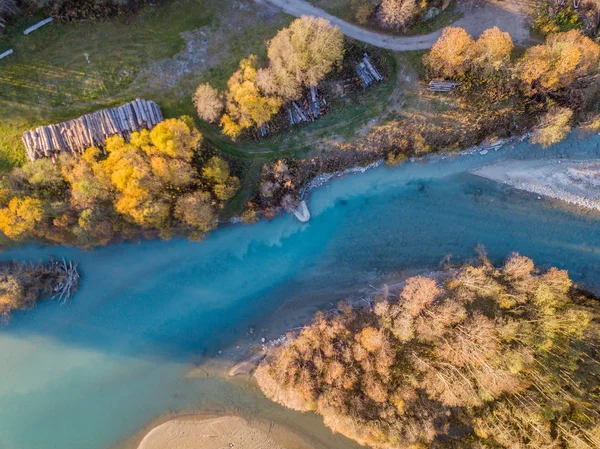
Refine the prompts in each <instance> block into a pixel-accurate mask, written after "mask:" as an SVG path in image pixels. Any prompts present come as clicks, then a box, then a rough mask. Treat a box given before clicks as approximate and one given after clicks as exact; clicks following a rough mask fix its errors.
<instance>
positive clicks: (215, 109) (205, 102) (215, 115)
mask: <svg viewBox="0 0 600 449" xmlns="http://www.w3.org/2000/svg"><path fill="white" fill-rule="evenodd" d="M193 100H194V106H196V112H198V116H199V117H200V118H201V119H202V120H205V121H207V122H209V123H216V122H218V121H219V119H220V118H221V114H222V113H223V109H224V108H225V105H224V104H223V98H222V97H221V95H219V92H218V91H217V89H215V88H214V87H211V85H210V84H200V85H199V86H198V88H197V89H196V92H195V93H194V98H193Z"/></svg>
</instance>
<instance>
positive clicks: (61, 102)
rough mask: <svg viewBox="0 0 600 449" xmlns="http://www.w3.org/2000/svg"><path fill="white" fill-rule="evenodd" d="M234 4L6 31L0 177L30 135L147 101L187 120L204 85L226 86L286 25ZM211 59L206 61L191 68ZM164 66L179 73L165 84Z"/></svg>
mask: <svg viewBox="0 0 600 449" xmlns="http://www.w3.org/2000/svg"><path fill="white" fill-rule="evenodd" d="M234 4H236V5H237V2H234V1H233V0H223V1H221V2H219V4H218V5H217V4H216V3H215V2H212V1H210V0H172V1H169V2H166V3H165V4H163V5H161V6H155V7H146V8H144V9H142V10H141V11H140V12H139V13H138V14H136V15H133V16H129V17H117V18H111V19H107V20H101V21H83V22H79V23H69V24H58V23H54V24H51V25H49V26H46V27H43V28H42V29H40V30H38V31H36V32H35V33H32V34H30V35H28V36H24V35H23V34H22V31H23V29H25V28H26V27H28V26H30V25H31V24H33V23H35V22H37V21H38V20H39V19H40V17H38V16H24V17H20V18H19V19H18V20H16V21H14V22H12V23H9V24H8V27H7V30H8V31H7V33H6V34H5V35H4V36H3V37H2V40H1V42H0V49H2V50H4V49H7V48H13V49H14V51H15V53H14V54H13V55H11V56H10V57H8V58H5V59H3V60H2V61H0V122H1V123H2V125H1V128H0V169H1V170H8V169H10V168H11V167H12V166H14V165H18V164H21V163H22V162H23V160H24V153H23V148H22V146H21V142H20V136H21V133H22V132H23V131H24V130H25V129H28V128H31V127H32V126H37V125H39V124H46V123H52V122H57V121H61V120H65V119H69V118H73V117H76V116H78V115H80V114H82V113H86V112H89V111H92V110H95V109H97V108H99V107H104V106H109V105H113V104H117V103H121V102H123V101H127V100H129V99H131V98H135V97H138V96H143V97H145V98H148V99H153V100H156V101H158V102H159V103H160V104H161V106H162V107H163V109H164V112H165V115H166V116H178V115H181V114H190V115H191V114H192V113H193V109H192V104H191V100H190V98H191V94H192V92H193V89H194V87H195V86H196V85H197V84H198V83H199V82H201V81H205V80H210V81H214V82H215V83H216V84H217V85H218V84H224V83H225V82H226V79H227V78H228V77H229V75H230V74H231V72H233V71H234V70H235V67H236V65H237V63H238V61H239V59H240V58H242V57H244V56H246V55H247V53H248V52H251V51H256V50H260V48H262V47H264V45H263V42H264V40H265V39H268V38H269V37H271V36H272V35H273V34H274V33H275V31H276V30H277V29H278V28H280V27H281V26H282V25H284V24H285V23H287V22H288V21H289V19H288V18H286V17H284V16H283V15H281V14H277V15H276V16H275V17H273V18H271V19H270V20H255V18H254V17H253V16H254V12H253V11H251V10H247V11H244V10H243V8H241V7H240V6H239V5H238V9H237V10H235V8H234ZM244 17H245V20H244ZM198 29H201V30H202V31H201V34H198V33H196V34H194V33H193V30H198ZM186 32H187V33H186ZM202 45H205V47H206V48H202V47H201V46H202ZM186 47H188V48H189V49H190V50H191V51H190V52H189V54H186V53H185V50H186ZM213 47H217V49H215V48H213ZM181 52H183V54H181ZM205 54H206V55H208V56H207V57H206V60H202V59H200V60H194V59H193V58H194V56H195V55H199V57H204V55H205ZM168 58H172V59H171V60H169V59H168ZM161 60H162V61H163V64H164V66H165V67H167V68H172V67H177V68H179V67H181V70H179V72H177V73H174V74H169V75H171V78H170V79H168V78H166V75H165V76H162V75H163V74H164V73H165V71H164V70H162V69H163V66H161V65H160V63H159V62H160V61H161ZM157 61H158V62H157ZM157 74H158V76H157Z"/></svg>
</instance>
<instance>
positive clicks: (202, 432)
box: [114, 412, 315, 449]
mask: <svg viewBox="0 0 600 449" xmlns="http://www.w3.org/2000/svg"><path fill="white" fill-rule="evenodd" d="M221 447H233V448H236V447H238V448H239V447H241V448H245V449H246V448H247V449H315V446H314V445H312V444H311V443H309V442H308V441H306V440H305V439H304V438H303V437H302V436H301V435H299V434H298V433H297V432H295V431H293V430H291V429H289V428H288V427H286V426H284V425H281V424H279V423H278V422H276V421H273V420H267V419H261V418H252V419H248V418H245V417H239V416H236V415H232V414H225V415H223V414H214V413H202V412H198V413H179V414H175V415H166V416H163V417H161V418H158V419H156V420H154V421H153V422H152V423H151V424H150V425H148V426H147V427H146V428H144V429H143V430H142V431H140V432H139V433H138V434H137V435H136V436H134V437H132V438H131V439H129V440H128V441H127V442H124V443H122V444H120V445H118V446H116V447H115V448H114V449H188V448H189V449H220V448H221Z"/></svg>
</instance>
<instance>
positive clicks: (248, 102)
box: [221, 55, 282, 139]
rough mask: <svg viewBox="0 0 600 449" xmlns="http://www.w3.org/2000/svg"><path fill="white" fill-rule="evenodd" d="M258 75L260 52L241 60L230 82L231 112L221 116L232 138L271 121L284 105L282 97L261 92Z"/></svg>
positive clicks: (229, 101)
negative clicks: (257, 55) (257, 64)
mask: <svg viewBox="0 0 600 449" xmlns="http://www.w3.org/2000/svg"><path fill="white" fill-rule="evenodd" d="M256 76H257V71H256V56H254V55H250V57H249V58H247V59H243V60H242V61H241V62H240V68H239V70H238V71H237V72H235V73H234V74H233V75H232V76H231V78H230V79H229V81H228V82H227V88H228V91H227V102H226V111H227V112H226V114H224V115H223V117H222V118H221V128H222V130H223V133H224V134H225V135H227V136H229V137H231V138H232V139H236V138H237V137H239V135H240V134H241V133H242V131H244V130H245V129H248V128H251V127H253V126H261V125H263V124H265V123H267V122H268V121H269V120H271V117H273V115H275V114H277V112H278V111H279V108H280V107H281V104H282V101H281V99H280V98H277V97H274V96H268V95H265V94H263V93H262V92H261V90H260V89H259V87H258V86H257V84H256Z"/></svg>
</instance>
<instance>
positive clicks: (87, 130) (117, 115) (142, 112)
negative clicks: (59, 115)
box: [23, 98, 163, 162]
mask: <svg viewBox="0 0 600 449" xmlns="http://www.w3.org/2000/svg"><path fill="white" fill-rule="evenodd" d="M162 120H163V116H162V113H161V111H160V108H159V107H158V105H157V104H156V103H155V102H153V101H146V100H140V99H139V98H138V99H136V100H135V101H132V102H131V103H127V104H124V105H123V106H120V107H118V108H110V109H101V110H99V111H96V112H93V113H91V114H86V115H84V116H82V117H79V118H76V119H74V120H69V121H68V122H63V123H58V124H56V125H48V126H39V127H38V128H36V129H34V130H31V131H25V133H23V143H24V144H25V149H26V150H27V156H28V157H29V159H30V160H31V162H33V161H35V160H36V159H38V158H41V157H51V158H52V160H55V158H56V155H57V154H59V153H61V152H69V153H72V154H81V153H83V152H84V151H85V150H86V149H87V148H89V147H100V148H104V146H105V145H106V138H107V137H110V136H114V135H119V136H121V137H123V138H125V139H129V136H130V135H131V133H132V132H134V131H140V130H141V129H144V128H147V129H152V128H153V127H154V126H156V125H157V124H158V123H160V122H161V121H162Z"/></svg>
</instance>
